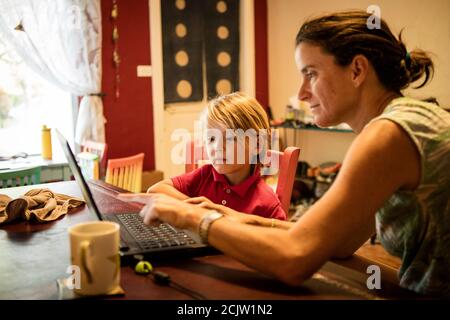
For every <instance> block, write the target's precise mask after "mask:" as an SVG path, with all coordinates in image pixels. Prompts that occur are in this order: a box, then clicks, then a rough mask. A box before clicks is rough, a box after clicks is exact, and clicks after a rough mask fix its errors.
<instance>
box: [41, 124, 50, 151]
mask: <svg viewBox="0 0 450 320" xmlns="http://www.w3.org/2000/svg"><path fill="white" fill-rule="evenodd" d="M42 158H43V159H46V160H52V135H51V133H50V128H47V126H46V125H43V126H42Z"/></svg>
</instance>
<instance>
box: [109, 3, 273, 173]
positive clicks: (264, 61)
mask: <svg viewBox="0 0 450 320" xmlns="http://www.w3.org/2000/svg"><path fill="white" fill-rule="evenodd" d="M117 4H118V7H119V16H118V19H117V26H118V30H119V54H120V58H121V64H120V67H119V73H120V84H119V88H120V97H119V98H118V99H116V97H115V89H114V88H115V87H114V79H115V69H114V65H113V62H112V54H113V43H112V40H111V37H112V28H113V24H112V21H111V19H110V14H111V8H112V0H102V1H101V5H102V32H103V52H102V59H103V63H102V65H103V80H102V91H103V92H105V93H106V96H105V97H104V98H103V103H104V114H105V117H106V120H107V123H106V142H107V143H108V158H118V157H125V156H129V155H133V154H136V153H139V152H144V153H145V160H144V170H153V169H155V156H154V155H155V153H154V148H155V145H154V131H153V105H152V88H151V78H138V77H137V74H136V73H137V66H138V65H151V61H150V35H149V30H150V27H149V9H148V0H133V1H129V0H127V1H126V0H117ZM254 8H255V65H256V72H255V77H256V98H257V99H258V101H259V102H260V103H261V105H263V106H264V107H265V108H267V107H268V105H269V89H268V56H267V52H268V51H267V1H266V0H255V5H254Z"/></svg>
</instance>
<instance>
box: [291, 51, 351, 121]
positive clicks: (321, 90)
mask: <svg viewBox="0 0 450 320" xmlns="http://www.w3.org/2000/svg"><path fill="white" fill-rule="evenodd" d="M295 62H296V65H297V68H298V70H299V72H300V76H301V85H300V88H299V92H298V99H299V100H302V101H306V102H308V103H309V105H310V108H311V112H312V114H313V116H314V122H315V123H316V124H317V125H318V126H320V127H328V126H333V125H337V124H339V123H342V122H347V121H348V119H350V118H351V117H352V114H353V113H355V110H354V107H355V105H356V101H357V100H356V99H357V98H358V92H357V91H356V89H355V88H354V86H353V84H352V81H351V79H352V73H351V69H350V67H342V66H339V65H337V64H336V63H335V62H334V56H332V55H330V54H326V53H324V51H323V50H322V49H321V48H320V47H319V46H317V45H312V44H308V43H305V42H302V43H300V45H299V46H298V47H297V48H296V50H295Z"/></svg>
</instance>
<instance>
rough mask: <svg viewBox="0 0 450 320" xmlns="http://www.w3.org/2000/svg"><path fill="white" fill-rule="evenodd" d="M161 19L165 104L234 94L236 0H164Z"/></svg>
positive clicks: (236, 83) (236, 84)
mask: <svg viewBox="0 0 450 320" xmlns="http://www.w3.org/2000/svg"><path fill="white" fill-rule="evenodd" d="M161 18H162V33H163V63H164V67H163V68H164V101H165V103H176V102H188V101H202V100H203V96H204V89H205V88H206V91H207V96H208V99H210V98H213V97H215V96H217V95H219V94H225V93H229V92H232V91H236V90H239V0H163V1H161ZM204 68H205V69H204ZM203 75H206V77H205V78H204V77H203ZM205 82H206V83H205Z"/></svg>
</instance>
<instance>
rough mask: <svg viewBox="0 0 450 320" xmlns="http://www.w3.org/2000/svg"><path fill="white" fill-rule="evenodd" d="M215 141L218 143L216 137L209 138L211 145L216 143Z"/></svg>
mask: <svg viewBox="0 0 450 320" xmlns="http://www.w3.org/2000/svg"><path fill="white" fill-rule="evenodd" d="M214 141H216V137H209V138H208V142H209V143H212V142H214Z"/></svg>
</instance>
